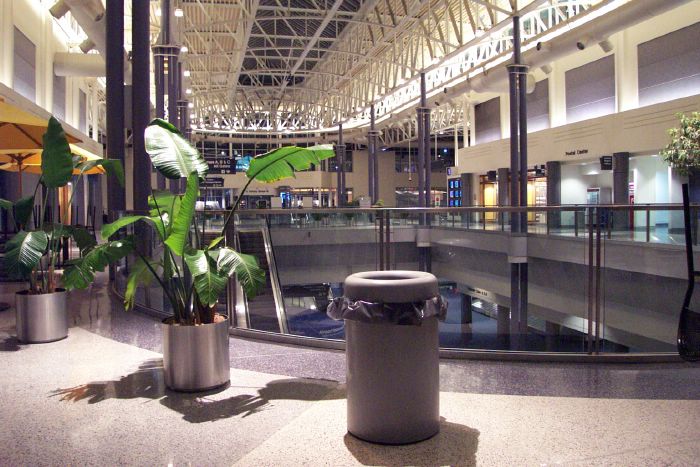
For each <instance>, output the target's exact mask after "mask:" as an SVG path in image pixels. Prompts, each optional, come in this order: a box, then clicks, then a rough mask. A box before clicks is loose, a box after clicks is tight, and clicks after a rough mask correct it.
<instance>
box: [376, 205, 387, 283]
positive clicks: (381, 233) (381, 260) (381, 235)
mask: <svg viewBox="0 0 700 467" xmlns="http://www.w3.org/2000/svg"><path fill="white" fill-rule="evenodd" d="M375 219H379V270H380V271H384V270H385V269H384V213H383V212H380V213H379V215H378V216H376V217H375Z"/></svg>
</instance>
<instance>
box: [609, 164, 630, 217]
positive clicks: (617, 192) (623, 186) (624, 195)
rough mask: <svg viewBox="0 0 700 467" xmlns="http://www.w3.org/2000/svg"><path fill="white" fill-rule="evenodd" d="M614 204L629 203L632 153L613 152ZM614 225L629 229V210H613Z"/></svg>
mask: <svg viewBox="0 0 700 467" xmlns="http://www.w3.org/2000/svg"><path fill="white" fill-rule="evenodd" d="M612 202H613V204H629V202H630V153H629V152H616V153H614V154H613V199H612ZM612 214H613V219H612V222H613V227H614V229H615V230H627V229H629V226H630V222H629V217H630V216H629V212H628V211H613V213H612Z"/></svg>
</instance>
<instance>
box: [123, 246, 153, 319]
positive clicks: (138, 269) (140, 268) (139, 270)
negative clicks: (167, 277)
mask: <svg viewBox="0 0 700 467" xmlns="http://www.w3.org/2000/svg"><path fill="white" fill-rule="evenodd" d="M145 261H148V260H143V259H142V258H139V259H137V260H136V263H135V264H134V266H133V268H132V269H131V273H130V274H129V278H128V279H127V280H126V290H125V291H124V307H125V308H126V309H127V310H131V309H133V308H134V302H135V300H136V289H137V288H138V287H139V286H144V287H148V286H149V285H150V284H151V282H152V281H153V273H152V272H151V269H149V268H148V266H147V265H146V262H145ZM149 264H150V266H151V268H152V269H153V270H154V271H155V270H156V268H157V267H158V266H159V265H158V263H154V262H149Z"/></svg>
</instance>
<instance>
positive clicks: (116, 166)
mask: <svg viewBox="0 0 700 467" xmlns="http://www.w3.org/2000/svg"><path fill="white" fill-rule="evenodd" d="M97 166H101V167H102V168H103V169H105V172H106V173H107V175H109V176H113V177H115V178H116V179H117V181H118V182H119V185H121V186H124V166H123V165H122V163H121V161H120V160H117V159H95V160H92V161H85V162H80V161H78V163H77V164H76V165H75V168H76V169H77V170H80V171H81V172H87V171H88V170H90V169H93V168H95V167H97Z"/></svg>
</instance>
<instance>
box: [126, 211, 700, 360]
mask: <svg viewBox="0 0 700 467" xmlns="http://www.w3.org/2000/svg"><path fill="white" fill-rule="evenodd" d="M681 209H682V208H681V206H680V205H650V206H624V207H623V206H561V207H546V208H539V207H538V208H521V209H517V208H516V209H512V208H455V209H447V208H438V209H357V208H348V209H332V210H331V209H286V210H248V211H241V212H240V213H239V214H238V215H237V218H236V219H235V225H234V229H233V230H232V231H231V232H229V233H228V238H229V241H230V242H234V243H235V246H236V247H237V248H240V249H241V250H242V251H243V252H244V253H249V254H254V255H256V256H257V257H258V260H259V262H260V264H261V266H262V267H263V268H264V269H265V270H266V272H267V276H268V284H267V286H266V287H267V288H266V290H265V291H263V293H262V294H261V295H260V296H259V297H256V298H255V299H253V300H246V299H245V297H242V296H241V293H240V290H237V289H236V288H235V287H234V288H233V293H230V294H228V295H227V297H222V300H221V304H220V306H221V309H222V310H227V311H228V313H229V314H230V315H231V316H233V318H234V319H233V323H234V325H235V326H236V327H238V328H241V329H252V330H258V331H266V332H272V333H283V334H289V335H296V336H305V337H312V338H323V339H343V338H344V329H343V324H342V323H339V322H335V321H332V320H330V319H328V318H327V317H326V316H325V308H326V306H327V304H328V301H329V300H331V299H332V298H333V297H336V296H340V295H342V283H343V280H344V278H345V277H346V276H347V275H349V274H352V273H354V272H358V271H365V270H376V269H409V270H417V269H419V268H420V266H421V265H425V267H426V268H427V269H428V270H430V271H431V272H433V273H434V274H435V275H436V276H437V277H438V279H439V280H440V289H441V292H442V294H443V295H444V296H445V298H447V299H448V301H449V303H450V306H449V311H448V317H447V320H446V321H445V322H444V323H442V324H441V327H440V343H441V346H442V347H446V348H454V349H479V350H519V351H533V352H559V353H571V352H573V353H577V354H597V353H647V352H673V351H674V349H675V329H676V326H677V320H678V315H679V311H680V306H676V305H677V304H676V302H678V303H680V302H681V301H682V298H683V290H684V289H683V287H684V286H685V282H684V273H685V271H684V257H685V256H684V255H685V253H684V249H683V246H682V245H683V222H682V212H681ZM523 210H525V211H527V218H528V233H529V235H528V269H529V274H528V289H529V294H528V295H529V300H528V302H529V303H528V304H527V323H528V326H527V328H528V329H527V333H524V334H523V335H520V334H518V335H514V334H513V332H514V331H513V330H512V329H511V328H512V326H511V320H510V286H511V277H510V266H511V265H510V263H509V262H508V254H509V242H510V233H509V224H510V222H509V216H511V215H513V213H514V212H518V211H523ZM224 216H225V213H224V212H221V211H206V212H198V216H197V221H198V222H200V223H203V224H204V225H205V228H206V231H207V232H210V233H211V235H212V237H213V236H215V235H218V232H219V231H220V229H221V227H222V225H223V220H224ZM693 218H694V219H696V218H697V213H696V215H695V216H693ZM426 232H427V233H426ZM694 238H696V237H694ZM128 267H129V260H127V261H125V262H124V264H122V265H120V267H119V268H118V271H117V276H116V281H115V283H116V287H117V289H118V290H123V289H124V287H125V277H126V276H125V274H126V272H127V270H128ZM159 293H160V291H159V289H158V288H157V287H153V288H149V289H147V290H146V291H144V292H140V293H139V295H138V296H137V303H139V304H141V305H143V306H144V307H148V308H150V309H152V310H158V309H162V307H163V306H167V304H166V301H164V300H163V299H162V297H158V295H159Z"/></svg>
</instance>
